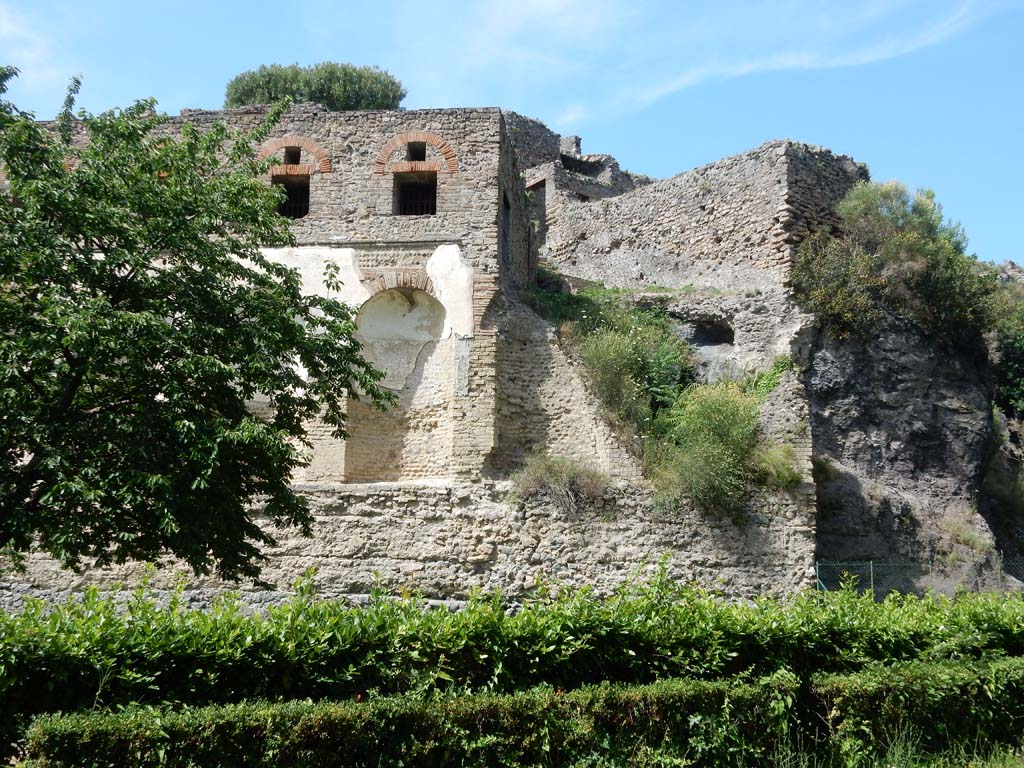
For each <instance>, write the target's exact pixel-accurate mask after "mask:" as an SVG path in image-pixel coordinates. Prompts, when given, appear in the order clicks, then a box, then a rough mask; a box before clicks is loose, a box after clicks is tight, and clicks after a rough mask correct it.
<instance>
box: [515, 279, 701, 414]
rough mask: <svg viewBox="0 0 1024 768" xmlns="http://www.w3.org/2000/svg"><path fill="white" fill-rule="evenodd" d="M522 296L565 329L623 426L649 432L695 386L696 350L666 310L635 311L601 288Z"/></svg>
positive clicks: (615, 293)
mask: <svg viewBox="0 0 1024 768" xmlns="http://www.w3.org/2000/svg"><path fill="white" fill-rule="evenodd" d="M541 279H542V280H544V279H545V276H544V275H542V276H541ZM546 279H547V280H548V281H549V282H550V281H551V280H552V276H550V275H548V276H546ZM522 297H523V300H524V302H525V303H526V304H527V305H529V306H530V307H532V308H533V309H534V310H535V311H536V312H537V313H538V314H539V315H541V317H543V318H544V319H546V320H547V321H548V322H550V323H551V324H552V325H555V326H559V327H560V328H561V331H562V338H563V339H564V340H565V341H566V342H567V343H569V344H572V345H573V346H574V347H575V348H576V350H577V352H578V353H579V355H580V358H581V359H582V360H583V363H584V364H585V365H586V368H587V371H588V373H589V374H590V379H591V382H592V384H593V386H594V390H595V393H596V394H597V396H598V397H599V398H600V399H601V402H602V403H603V404H604V405H605V407H606V408H607V409H608V410H609V412H610V413H611V414H612V415H613V416H614V417H615V418H616V419H617V421H618V422H619V423H620V425H621V426H625V427H628V428H630V429H634V430H636V431H637V432H639V433H641V434H646V433H648V432H649V431H650V430H651V428H652V426H653V420H654V417H655V415H656V414H657V412H658V410H659V409H661V408H663V407H664V406H666V405H668V404H670V403H672V402H673V401H674V400H675V399H676V398H677V397H678V396H679V394H680V393H681V392H682V391H683V389H684V388H685V387H686V385H687V384H689V383H690V382H691V381H693V375H694V372H693V361H692V359H691V354H690V348H689V346H688V345H687V344H686V343H685V342H683V341H682V340H681V339H680V338H679V337H678V336H677V335H676V334H675V332H674V331H673V330H672V326H671V324H670V323H669V319H668V314H667V313H666V312H665V310H664V308H663V307H659V306H653V307H637V306H633V305H632V304H630V303H629V302H628V300H627V297H624V296H623V295H622V292H621V291H616V290H611V289H607V288H599V287H588V288H585V289H583V290H582V291H579V292H578V293H561V292H557V291H548V290H543V289H540V288H534V289H532V290H528V291H524V292H523V295H522Z"/></svg>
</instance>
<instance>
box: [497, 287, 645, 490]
mask: <svg viewBox="0 0 1024 768" xmlns="http://www.w3.org/2000/svg"><path fill="white" fill-rule="evenodd" d="M497 373H498V389H497V402H498V406H497V423H496V430H497V434H498V439H497V441H496V445H495V450H494V452H493V453H492V454H491V456H490V457H489V462H488V464H489V466H490V467H491V468H492V473H493V474H495V475H498V476H502V475H505V474H507V473H508V471H509V470H510V469H512V468H515V467H518V466H519V465H520V464H522V462H523V461H524V460H525V459H526V457H527V456H528V455H529V454H530V453H534V452H547V453H550V454H553V455H557V456H565V457H570V458H574V459H577V460H579V461H581V462H583V463H585V464H586V466H588V467H592V468H594V469H596V470H598V471H600V472H603V473H605V474H607V475H609V476H610V477H614V478H620V479H624V480H630V481H633V482H641V481H642V472H641V468H640V464H639V461H638V460H637V458H636V455H637V453H638V452H639V445H631V444H630V443H629V442H628V441H627V440H626V439H624V438H622V437H621V436H619V435H618V434H616V432H615V430H613V429H612V428H611V426H610V425H609V423H608V421H607V419H606V418H605V416H604V414H603V413H602V412H601V406H600V405H599V401H598V400H597V398H596V396H595V395H594V394H593V393H592V392H591V391H590V389H589V386H588V385H587V383H586V375H585V373H584V372H583V370H582V368H581V367H580V365H579V364H578V363H577V362H576V361H574V360H573V359H571V358H570V357H569V356H568V355H567V354H566V353H565V351H564V350H563V349H562V348H561V346H560V345H559V343H558V340H557V334H556V331H555V329H553V328H552V327H551V326H550V325H548V324H547V323H546V322H545V321H544V320H542V319H541V318H539V317H538V316H537V315H535V314H534V313H533V312H532V311H531V310H529V309H528V308H526V307H525V306H521V305H513V306H512V307H510V309H509V311H508V314H507V315H506V318H505V320H504V322H503V323H502V332H501V333H500V334H499V336H498V350H497Z"/></svg>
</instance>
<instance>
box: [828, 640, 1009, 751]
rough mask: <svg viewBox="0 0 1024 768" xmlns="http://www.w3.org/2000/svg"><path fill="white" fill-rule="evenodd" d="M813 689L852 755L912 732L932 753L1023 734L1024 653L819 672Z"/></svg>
mask: <svg viewBox="0 0 1024 768" xmlns="http://www.w3.org/2000/svg"><path fill="white" fill-rule="evenodd" d="M811 690H812V696H813V698H814V699H815V701H816V704H817V707H818V709H819V711H820V712H821V713H822V714H823V716H824V718H825V719H826V720H827V722H828V729H829V735H830V738H831V739H832V740H833V741H834V742H835V743H837V744H838V745H839V747H840V749H841V751H842V752H843V753H844V754H845V755H846V756H848V757H852V756H854V755H870V754H872V753H875V752H877V751H880V750H884V749H885V747H886V746H887V745H888V744H890V743H892V742H895V741H899V740H900V739H904V738H906V737H907V734H908V733H909V734H911V735H912V737H913V738H914V740H915V741H916V742H917V746H918V748H919V749H921V750H923V751H929V752H937V751H940V750H943V749H946V748H947V747H948V746H949V745H953V744H969V745H974V744H985V745H988V744H995V743H1017V744H1019V743H1020V741H1021V739H1022V737H1024V658H1008V659H995V660H991V661H975V662H934V663H922V662H907V663H900V664H893V665H891V666H882V665H878V666H873V667H871V668H869V669H865V670H863V671H862V672H858V673H856V674H852V675H819V676H818V677H816V678H815V680H814V683H813V686H812V689H811Z"/></svg>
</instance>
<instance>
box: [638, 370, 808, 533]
mask: <svg viewBox="0 0 1024 768" xmlns="http://www.w3.org/2000/svg"><path fill="white" fill-rule="evenodd" d="M792 367H793V363H792V361H791V360H790V359H789V358H788V357H780V358H777V359H776V360H775V361H774V362H773V363H772V365H771V367H770V368H769V369H768V370H766V371H761V372H757V373H752V374H750V375H748V376H746V377H745V378H744V379H743V380H742V381H738V382H736V381H720V382H715V383H712V384H694V385H691V386H690V387H688V388H687V389H686V390H685V391H684V392H683V393H682V394H681V395H680V396H679V397H678V398H677V399H676V401H675V402H674V403H672V405H671V406H669V407H668V408H665V409H664V410H662V411H661V413H660V414H659V419H658V423H657V428H656V429H655V430H654V433H653V434H652V435H651V437H650V438H649V439H648V440H647V441H646V443H645V446H644V459H645V463H646V465H647V468H648V471H649V473H650V475H651V479H652V480H653V482H654V487H655V489H656V490H657V495H656V496H655V502H656V503H657V504H658V505H659V506H660V507H662V508H672V507H677V506H678V505H679V504H680V503H681V502H682V501H684V500H688V501H689V502H690V503H692V504H693V505H694V506H696V507H697V508H698V509H701V510H703V511H705V512H719V513H726V514H730V515H738V514H739V513H741V512H742V511H743V509H744V507H745V505H746V502H747V498H748V496H749V492H750V489H751V487H752V486H754V485H760V486H764V487H768V488H773V489H776V490H789V489H792V488H794V487H796V486H797V485H799V483H800V480H801V476H800V472H799V471H798V470H797V469H796V453H795V451H794V450H793V447H792V446H790V445H775V444H772V443H766V442H764V441H763V440H761V439H760V437H759V435H758V431H757V420H758V415H759V413H760V410H761V405H762V404H763V402H764V400H765V398H767V397H768V395H769V394H770V393H771V392H772V391H773V390H774V389H775V388H776V387H777V386H778V385H779V383H780V382H781V381H782V377H783V376H784V375H785V373H786V371H788V370H790V369H791V368H792Z"/></svg>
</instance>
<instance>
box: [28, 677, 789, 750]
mask: <svg viewBox="0 0 1024 768" xmlns="http://www.w3.org/2000/svg"><path fill="white" fill-rule="evenodd" d="M797 688H798V683H797V681H796V678H795V677H793V676H792V675H777V676H775V677H774V678H772V679H768V680H763V681H760V682H758V683H755V684H733V683H730V682H726V681H714V682H709V681H694V680H670V681H662V682H659V683H654V684H651V685H647V686H634V687H620V686H611V685H603V686H596V687H587V688H582V689H578V690H576V691H571V692H568V693H564V694H563V693H562V692H561V691H558V690H554V689H552V688H550V687H545V688H541V689H533V690H530V691H526V692H521V693H517V694H511V695H509V694H506V695H499V694H475V695H467V696H461V697H460V696H455V695H452V694H435V695H432V696H412V695H407V696H400V697H391V698H382V699H377V700H372V701H369V702H367V703H365V704H358V703H355V702H345V703H313V702H287V703H278V704H270V703H266V702H258V703H244V704H232V705H224V706H211V707H205V708H201V709H185V710H183V711H180V712H169V711H160V710H157V709H137V710H128V711H124V712H120V713H116V714H76V715H68V716H64V717H57V716H46V717H43V718H41V719H39V720H37V721H36V723H35V724H34V725H33V726H32V728H31V730H30V731H29V735H28V754H29V763H28V764H27V765H30V766H36V767H37V768H43V767H44V766H45V767H46V768H60V767H62V766H83V767H84V766H88V767H90V768H101V767H106V766H110V767H111V768H113V767H114V766H117V767H118V768H122V767H123V766H166V767H168V768H174V767H175V766H183V767H184V766H222V767H223V768H228V767H230V766H267V768H270V767H271V766H274V767H275V768H278V767H279V768H291V767H292V766H295V767H298V766H309V767H310V768H312V767H313V766H317V767H318V768H320V767H324V768H326V767H329V766H351V767H353V768H355V767H358V766H366V767H367V768H370V767H372V768H378V767H380V766H409V765H414V766H420V767H424V768H428V767H429V766H439V767H440V766H452V765H463V766H477V765H480V766H485V765H486V766H499V765H500V766H571V765H578V766H584V765H595V764H600V765H607V764H608V762H607V761H611V762H612V763H613V764H626V763H627V762H628V763H629V764H650V763H656V762H657V763H660V764H678V765H728V764H734V763H735V762H738V761H743V762H748V763H749V762H750V761H752V760H753V761H756V760H758V759H764V758H768V757H769V756H770V755H772V754H773V753H774V752H775V751H776V750H777V748H778V747H779V745H780V744H781V743H782V742H783V741H784V740H785V738H786V736H787V733H788V713H789V709H790V705H791V702H792V701H793V698H794V696H795V694H796V691H797ZM683 760H685V761H686V762H682V761H683ZM669 761H678V762H669Z"/></svg>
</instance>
